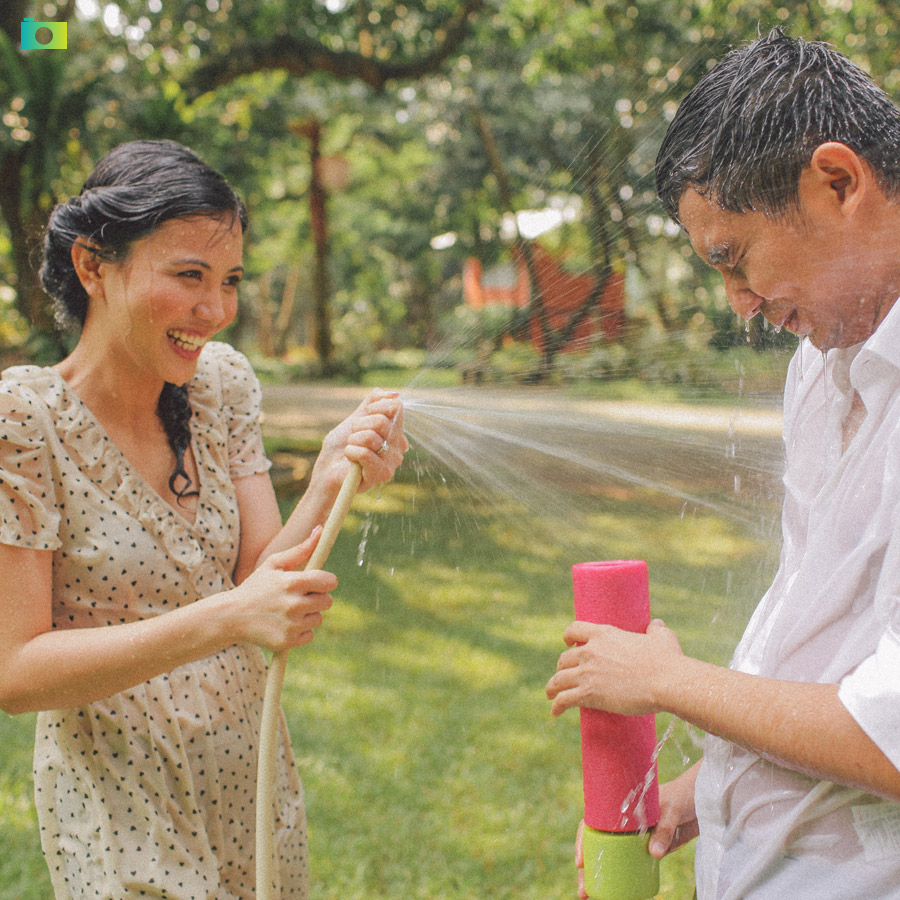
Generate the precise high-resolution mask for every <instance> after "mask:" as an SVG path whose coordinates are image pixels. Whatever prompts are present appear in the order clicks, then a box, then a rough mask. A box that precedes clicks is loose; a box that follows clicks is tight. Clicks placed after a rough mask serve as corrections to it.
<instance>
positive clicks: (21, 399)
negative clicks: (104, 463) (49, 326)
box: [0, 381, 62, 550]
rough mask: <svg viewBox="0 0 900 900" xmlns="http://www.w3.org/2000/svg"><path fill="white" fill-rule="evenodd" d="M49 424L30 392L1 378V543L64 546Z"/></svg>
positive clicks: (50, 547)
mask: <svg viewBox="0 0 900 900" xmlns="http://www.w3.org/2000/svg"><path fill="white" fill-rule="evenodd" d="M50 428H52V419H51V418H50V416H49V412H48V411H47V409H46V408H45V407H44V408H42V404H41V401H40V400H39V399H38V398H37V397H36V396H34V395H33V394H32V393H31V391H28V390H25V389H21V388H20V387H18V386H17V385H15V384H12V383H6V382H2V381H0V543H3V544H11V545H12V546H16V547H27V548H29V549H31V550H58V549H59V548H60V547H61V546H62V542H61V541H60V538H59V524H60V515H59V512H58V510H57V506H56V488H55V484H54V478H53V465H52V459H51V452H52V451H51V447H50V444H49V440H48V439H49V437H50V435H49V434H47V433H46V432H47V431H48V429H50Z"/></svg>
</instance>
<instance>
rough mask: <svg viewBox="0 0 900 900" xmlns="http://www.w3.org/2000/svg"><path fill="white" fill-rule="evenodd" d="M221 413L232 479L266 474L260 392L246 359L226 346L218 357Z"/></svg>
mask: <svg viewBox="0 0 900 900" xmlns="http://www.w3.org/2000/svg"><path fill="white" fill-rule="evenodd" d="M219 365H220V376H221V381H222V406H223V409H222V412H223V415H224V416H225V421H226V424H227V429H228V467H229V473H230V475H231V477H232V479H235V478H243V477H245V476H247V475H257V474H260V473H262V472H268V471H269V469H270V468H271V466H272V463H271V462H270V461H269V459H268V458H267V457H266V452H265V449H264V448H263V440H262V430H261V428H260V417H261V414H262V390H261V389H260V386H259V379H258V378H257V377H256V373H255V372H254V371H253V368H252V366H251V365H250V362H249V361H248V359H247V357H246V356H244V355H243V353H240V352H239V351H237V350H235V349H234V348H233V347H230V346H228V345H227V344H223V345H222V353H221V356H220V362H219Z"/></svg>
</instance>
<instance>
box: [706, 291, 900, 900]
mask: <svg viewBox="0 0 900 900" xmlns="http://www.w3.org/2000/svg"><path fill="white" fill-rule="evenodd" d="M856 392H858V394H859V396H860V398H861V399H862V401H863V403H864V404H865V417H864V418H863V419H862V421H861V424H860V425H859V428H858V430H857V431H856V434H855V436H854V437H853V439H852V441H851V442H850V443H849V444H848V445H847V447H846V449H843V447H844V444H843V440H842V431H843V425H844V422H845V420H846V419H847V417H848V415H849V414H850V410H851V407H852V405H853V398H854V395H855V393H856ZM784 441H785V453H786V468H785V478H784V484H785V500H784V509H783V514H782V532H783V545H782V551H781V559H780V564H779V568H778V572H777V574H776V576H775V579H774V581H773V583H772V586H771V588H770V589H769V590H768V592H767V593H766V595H765V596H764V597H763V599H762V601H761V602H760V605H759V607H758V608H757V610H756V612H755V613H754V615H753V617H752V619H751V621H750V624H749V626H748V628H747V630H746V632H745V634H744V637H743V639H742V641H741V643H740V645H739V646H738V648H737V651H736V653H735V657H734V660H733V662H732V667H733V668H736V669H738V670H740V671H744V672H749V673H753V674H759V675H763V676H767V677H771V678H778V679H785V680H788V681H804V682H820V683H827V684H838V685H840V688H839V698H840V700H841V701H842V702H843V704H844V706H845V707H846V708H847V710H848V711H849V712H850V714H851V715H852V716H853V717H854V719H855V720H856V721H857V722H858V724H859V725H860V726H861V727H862V728H863V730H864V731H865V732H866V733H867V734H868V735H869V736H870V737H871V738H872V739H873V741H874V742H875V743H876V744H877V745H878V747H879V748H880V749H881V750H882V751H883V752H884V753H885V755H886V756H887V757H888V758H889V759H890V760H891V762H892V763H893V764H894V765H895V766H897V767H900V302H898V303H896V304H895V305H894V307H893V309H892V310H891V312H890V313H889V314H888V316H887V317H886V318H885V320H884V321H883V322H882V324H881V326H880V327H879V328H878V330H877V331H876V332H875V334H873V335H872V336H871V337H870V338H869V339H868V340H867V341H866V342H865V343H863V344H861V345H857V346H855V347H852V348H848V349H844V350H832V351H830V352H829V353H828V354H827V356H825V355H823V354H822V353H821V352H819V351H818V350H816V349H815V347H813V346H812V345H811V344H810V343H809V342H808V341H803V343H802V344H801V345H800V347H799V348H798V350H797V352H796V354H795V356H794V358H793V360H792V362H791V366H790V369H789V373H788V379H787V385H786V389H785V408H784ZM696 801H697V813H698V818H699V821H700V825H701V838H700V840H699V842H698V846H697V855H696V871H697V887H698V897H699V898H700V900H713V898H716V900H762V898H766V900H772V898H782V897H790V898H792V900H806V898H808V900H813V898H815V900H821V898H823V897H840V898H841V900H888V898H891V900H896V898H898V897H900V804H898V803H892V802H887V801H885V800H882V799H880V798H878V797H874V796H872V795H870V794H866V793H863V792H861V791H857V790H853V789H850V788H847V787H842V786H839V785H835V784H832V783H829V782H824V781H818V780H816V779H813V778H809V777H807V776H804V775H801V774H798V773H796V772H792V771H789V770H787V769H784V768H782V767H780V766H777V765H775V764H774V763H771V762H768V761H767V760H765V759H762V758H760V757H759V756H757V755H756V754H754V753H752V752H750V751H748V750H743V749H741V748H740V747H736V746H734V745H733V744H730V743H728V742H726V741H723V740H720V739H717V738H713V737H709V738H707V741H706V748H705V753H704V761H703V764H702V766H701V769H700V773H699V776H698V779H697V789H696Z"/></svg>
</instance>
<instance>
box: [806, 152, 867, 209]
mask: <svg viewBox="0 0 900 900" xmlns="http://www.w3.org/2000/svg"><path fill="white" fill-rule="evenodd" d="M874 178H875V176H874V173H873V172H872V170H871V168H870V167H869V165H868V164H867V163H866V162H865V161H864V160H863V159H862V157H860V156H859V154H858V153H856V151H854V150H852V149H851V148H850V147H848V146H847V145H846V144H842V143H840V142H838V141H827V142H825V143H824V144H819V146H818V147H816V149H815V150H814V151H813V155H812V159H811V160H810V162H809V165H808V166H807V167H806V169H804V170H803V172H802V173H801V176H800V199H801V202H805V203H806V204H807V208H816V207H819V208H821V207H822V206H823V205H824V207H825V208H830V209H831V211H834V212H838V213H840V214H841V215H845V216H846V215H852V214H853V213H854V212H856V210H857V209H858V208H859V207H860V204H861V203H862V201H863V199H864V198H865V197H866V196H867V194H868V192H869V191H870V190H871V189H872V188H873V187H875V188H877V185H876V184H875V183H874Z"/></svg>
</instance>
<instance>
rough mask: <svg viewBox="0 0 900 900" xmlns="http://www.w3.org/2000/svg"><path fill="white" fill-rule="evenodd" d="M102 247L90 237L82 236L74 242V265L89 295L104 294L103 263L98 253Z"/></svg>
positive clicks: (98, 295) (100, 295)
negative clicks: (101, 267) (101, 269)
mask: <svg viewBox="0 0 900 900" xmlns="http://www.w3.org/2000/svg"><path fill="white" fill-rule="evenodd" d="M99 249H100V248H99V247H98V246H97V245H96V244H94V243H92V242H91V241H90V240H89V239H88V238H83V237H80V238H78V239H77V240H76V241H75V243H73V244H72V265H73V266H74V268H75V274H76V275H77V276H78V280H79V281H80V282H81V286H82V287H83V288H84V290H85V292H86V293H87V295H88V297H102V296H103V273H102V272H101V271H100V266H101V265H102V264H103V260H101V258H100V256H99V255H98V250H99Z"/></svg>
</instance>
